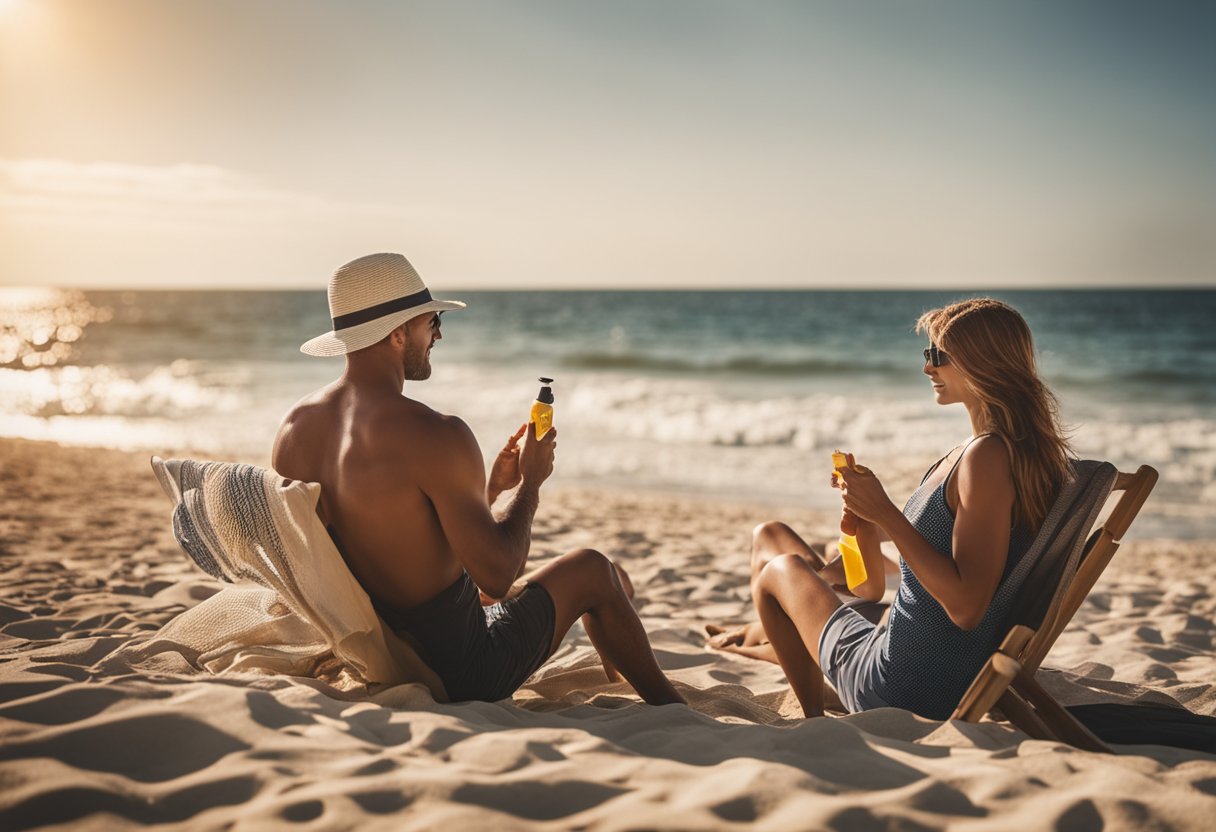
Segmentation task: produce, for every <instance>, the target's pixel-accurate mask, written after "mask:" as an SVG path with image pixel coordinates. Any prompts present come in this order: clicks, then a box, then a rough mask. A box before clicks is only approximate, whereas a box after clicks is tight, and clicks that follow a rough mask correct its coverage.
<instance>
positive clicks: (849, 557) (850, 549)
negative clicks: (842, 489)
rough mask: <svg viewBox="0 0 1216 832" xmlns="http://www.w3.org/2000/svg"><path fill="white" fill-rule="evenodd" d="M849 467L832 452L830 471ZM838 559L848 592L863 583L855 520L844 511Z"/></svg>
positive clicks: (841, 455) (862, 568)
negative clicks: (841, 562) (841, 563)
mask: <svg viewBox="0 0 1216 832" xmlns="http://www.w3.org/2000/svg"><path fill="white" fill-rule="evenodd" d="M848 467H849V459H848V457H847V456H845V455H844V454H843V453H841V452H840V451H833V452H832V469H833V470H834V471H839V470H840V469H841V468H848ZM840 532H841V534H840V542H839V543H838V544H837V545H838V546H839V547H840V559H841V560H843V561H844V582H845V584H846V585H847V586H848V587H849V589H850V590H853V589H856V588H857V587H859V586H861V585H862V584H863V583H865V580H866V564H865V561H864V560H862V558H861V547H859V546H858V545H857V518H856V517H854V516H853V515H852V514H851V513H850V512H848V511H846V512H844V513H843V514H842V515H841V516H840Z"/></svg>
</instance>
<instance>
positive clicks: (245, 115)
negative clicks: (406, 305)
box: [0, 0, 1216, 289]
mask: <svg viewBox="0 0 1216 832" xmlns="http://www.w3.org/2000/svg"><path fill="white" fill-rule="evenodd" d="M1213 43H1216V4H1210V3H1201V2H1190V0H1161V2H1147V1H1146V2H1140V3H1131V2H1119V0H1108V2H1077V1H1076V0H1059V1H1058V2H1056V1H1055V0H1044V1H1043V2H1003V3H974V2H970V1H969V0H958V1H957V2H935V0H921V1H920V2H900V0H890V2H872V0H848V1H847V2H845V1H844V0H842V1H841V2H774V1H769V0H748V1H747V2H743V0H737V2H725V0H662V2H659V1H658V0H613V2H611V3H605V2H588V1H587V0H461V2H450V0H435V1H434V2H408V1H406V0H392V1H391V2H390V0H383V1H381V0H332V2H323V0H0V285H8V286H23V285H33V286H43V285H51V286H64V287H80V288H101V287H114V288H152V287H155V288H226V287H234V288H319V287H323V286H324V285H325V282H326V281H327V279H328V277H329V275H330V274H331V273H332V272H333V271H334V269H336V268H337V267H338V266H339V265H341V264H342V263H344V262H346V261H348V260H351V259H354V258H355V257H358V256H360V255H363V254H367V253H370V252H375V251H400V252H402V253H404V254H405V255H406V256H407V257H408V258H409V259H410V260H411V261H412V262H413V264H414V265H415V266H416V267H417V269H418V271H419V272H420V273H421V274H422V276H423V278H424V279H425V280H426V281H427V282H428V283H429V284H430V285H431V286H432V288H434V289H448V288H451V289H460V288H467V289H481V288H491V289H492V288H501V289H520V288H607V289H613V288H621V289H645V288H727V289H733V288H753V287H755V288H760V287H774V288H833V289H850V288H909V289H911V288H947V289H955V288H960V289H981V288H1032V287H1050V286H1081V287H1118V286H1148V285H1171V286H1199V287H1216V104H1214V103H1213V95H1212V89H1213V88H1214V87H1216V49H1213V48H1212V44H1213Z"/></svg>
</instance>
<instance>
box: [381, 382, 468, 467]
mask: <svg viewBox="0 0 1216 832" xmlns="http://www.w3.org/2000/svg"><path fill="white" fill-rule="evenodd" d="M368 424H369V426H370V427H371V429H372V430H373V431H375V433H376V435H378V436H384V437H385V438H386V442H385V448H384V450H385V451H386V452H389V453H391V452H393V451H401V452H404V453H409V454H410V456H412V457H415V458H416V457H418V456H420V455H423V456H433V455H436V454H449V453H451V452H453V451H468V450H469V449H470V448H471V449H473V450H476V449H477V440H476V439H475V438H474V436H473V431H472V430H471V429H470V428H469V426H468V425H467V424H466V423H465V421H464V420H463V419H461V418H460V417H458V416H452V415H450V414H447V413H441V412H440V411H438V410H435V409H434V408H432V407H429V406H428V405H425V404H423V403H422V402H419V401H416V400H414V399H410V398H407V397H405V396H400V397H398V398H396V399H393V400H391V401H389V402H386V403H385V405H384V406H383V407H381V408H377V410H376V411H375V413H374V414H372V415H371V416H370V418H369V420H368Z"/></svg>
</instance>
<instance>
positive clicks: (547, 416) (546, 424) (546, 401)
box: [530, 377, 553, 439]
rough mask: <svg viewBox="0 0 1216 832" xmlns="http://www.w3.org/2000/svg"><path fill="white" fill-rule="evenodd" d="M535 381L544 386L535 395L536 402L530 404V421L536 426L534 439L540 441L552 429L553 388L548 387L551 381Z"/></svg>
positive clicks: (541, 379) (546, 379) (549, 379)
mask: <svg viewBox="0 0 1216 832" xmlns="http://www.w3.org/2000/svg"><path fill="white" fill-rule="evenodd" d="M537 381H539V382H540V383H541V384H542V385H544V386H543V387H541V388H540V392H539V393H537V394H536V401H534V402H532V415H531V419H530V421H532V422H534V423H535V424H536V438H537V439H540V438H541V437H542V436H544V435H545V434H546V433H548V432H549V428H551V427H553V388H551V387H550V386H549V385H550V384H552V383H553V379H551V378H543V377H542V378H539V379H537Z"/></svg>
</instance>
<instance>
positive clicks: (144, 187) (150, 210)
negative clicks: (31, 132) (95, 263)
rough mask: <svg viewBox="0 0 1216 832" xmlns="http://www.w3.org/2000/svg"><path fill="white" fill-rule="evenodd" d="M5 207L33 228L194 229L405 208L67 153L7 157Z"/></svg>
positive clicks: (215, 172)
mask: <svg viewBox="0 0 1216 832" xmlns="http://www.w3.org/2000/svg"><path fill="white" fill-rule="evenodd" d="M0 213H2V214H3V215H4V217H5V218H6V221H7V222H10V223H13V224H19V225H22V226H26V227H29V226H41V227H47V226H51V227H63V226H70V227H73V228H81V227H88V228H107V229H116V228H127V229H147V230H187V229H189V230H193V231H202V230H207V229H212V230H225V229H234V228H238V227H240V228H248V227H249V226H251V225H259V224H282V223H293V224H294V223H300V222H307V221H322V222H324V221H329V220H332V219H335V218H338V217H341V218H343V219H345V220H348V221H349V220H350V219H352V218H355V217H364V218H367V217H372V216H376V217H383V218H392V217H400V216H404V214H405V212H404V210H403V209H402V208H400V207H399V206H393V205H382V204H374V203H357V202H349V201H341V200H334V199H330V198H327V197H325V196H322V195H318V194H311V193H305V192H300V191H292V190H284V189H278V188H274V187H271V186H268V185H266V184H264V183H263V182H261V181H259V180H258V179H257V178H255V177H252V176H249V175H246V174H242V173H238V172H235V171H231V170H227V169H225V168H222V167H218V166H215V165H199V164H190V163H179V164H173V165H161V166H156V165H133V164H123V163H116V162H94V163H79V162H70V161H65V160H62V159H0Z"/></svg>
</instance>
